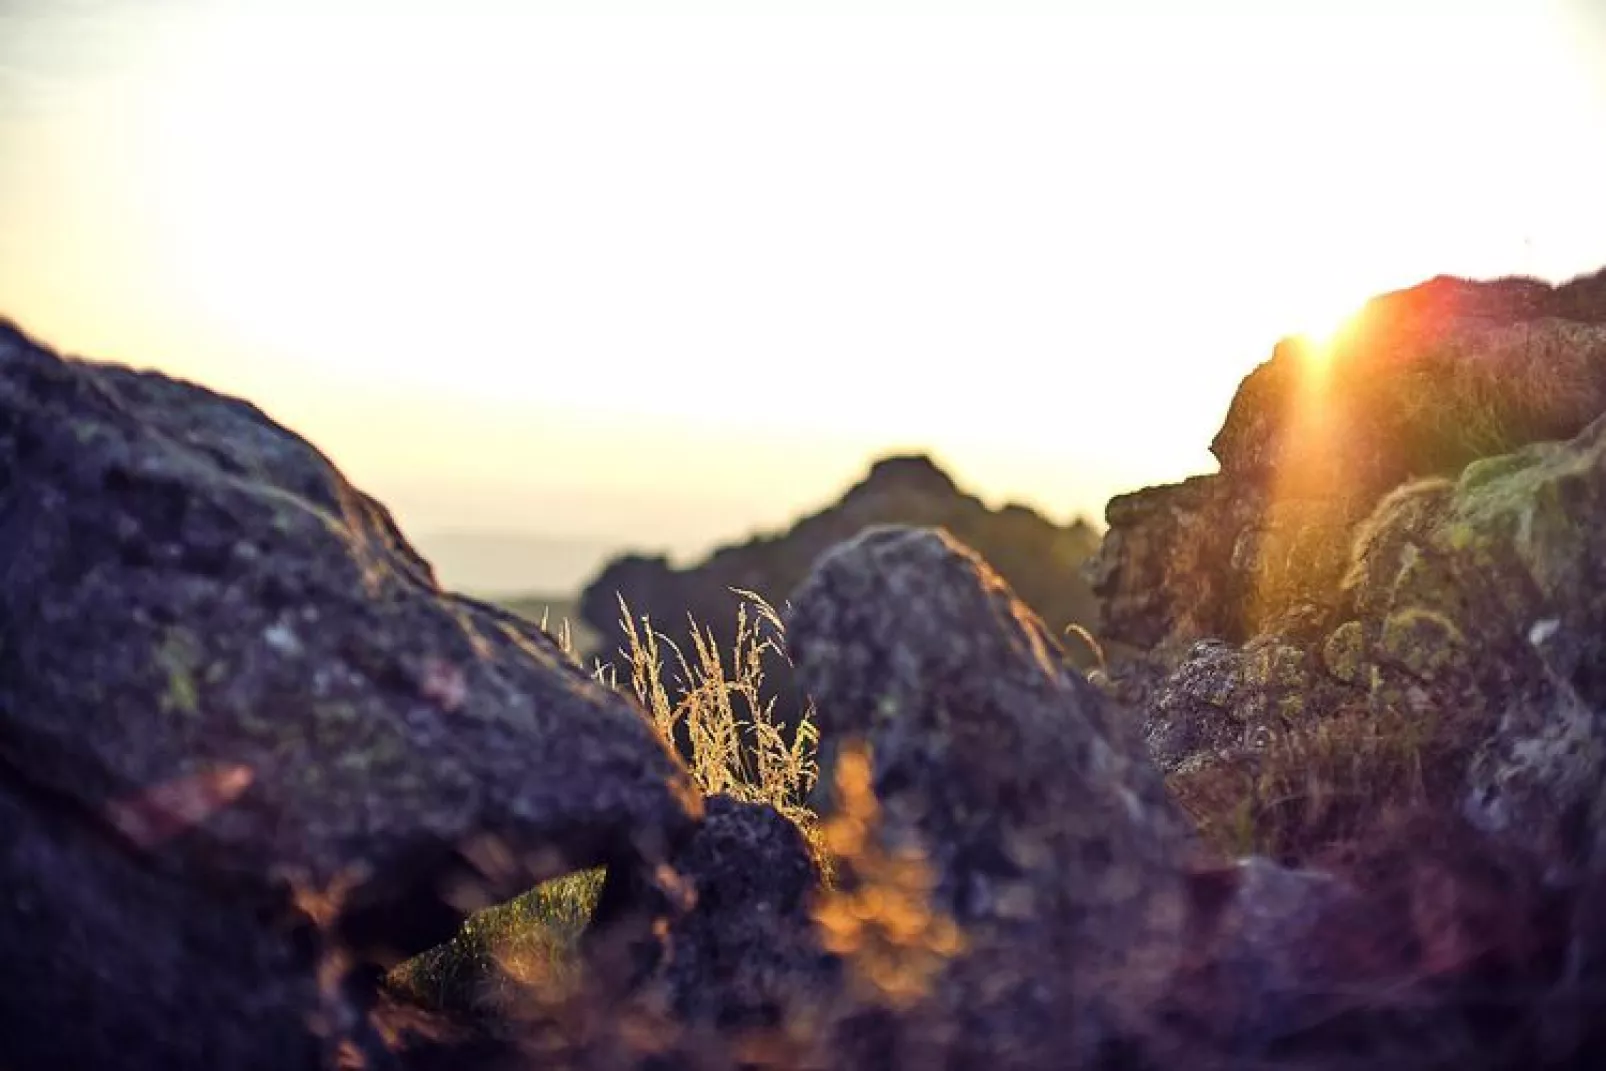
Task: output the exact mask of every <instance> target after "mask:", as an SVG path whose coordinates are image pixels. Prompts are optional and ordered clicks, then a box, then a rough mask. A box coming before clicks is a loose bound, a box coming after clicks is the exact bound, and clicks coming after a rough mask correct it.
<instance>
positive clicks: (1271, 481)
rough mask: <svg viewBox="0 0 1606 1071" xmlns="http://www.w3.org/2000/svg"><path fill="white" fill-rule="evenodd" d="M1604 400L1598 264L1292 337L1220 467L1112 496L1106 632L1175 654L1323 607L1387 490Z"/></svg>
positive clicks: (1243, 403) (1435, 295)
mask: <svg viewBox="0 0 1606 1071" xmlns="http://www.w3.org/2000/svg"><path fill="white" fill-rule="evenodd" d="M1603 411H1606V272H1603V273H1600V274H1597V275H1595V276H1590V277H1586V278H1582V279H1578V280H1575V281H1574V282H1572V283H1569V284H1567V285H1565V286H1561V287H1549V286H1547V285H1545V284H1542V283H1536V282H1532V281H1526V280H1507V281H1503V282H1497V283H1473V282H1467V281H1464V280H1456V279H1436V280H1434V281H1432V282H1429V283H1425V284H1423V285H1422V286H1420V287H1417V288H1414V289H1411V290H1406V291H1402V292H1399V293H1396V294H1390V295H1385V296H1384V297H1381V298H1378V299H1376V300H1374V301H1373V302H1371V303H1370V304H1368V305H1367V306H1366V308H1365V309H1363V311H1362V312H1361V313H1360V314H1359V316H1358V317H1357V319H1356V321H1355V323H1354V324H1352V325H1351V326H1350V327H1349V328H1348V329H1347V331H1346V332H1344V333H1343V334H1342V335H1341V336H1340V337H1339V338H1338V339H1337V340H1336V341H1335V342H1334V343H1333V344H1332V345H1331V346H1330V347H1326V348H1322V347H1318V346H1316V345H1314V344H1312V343H1310V342H1309V341H1307V340H1302V339H1290V340H1286V341H1284V342H1283V343H1281V344H1280V345H1279V346H1278V347H1277V349H1276V352H1275V353H1274V354H1273V356H1272V359H1271V360H1270V361H1268V362H1266V363H1265V364H1263V365H1261V366H1260V367H1259V368H1257V369H1255V371H1254V372H1252V373H1250V375H1249V376H1248V377H1247V378H1245V380H1244V381H1243V383H1242V385H1241V386H1240V387H1239V389H1238V392H1237V395H1236V396H1235V397H1234V399H1233V402H1232V405H1231V407H1230V409H1229V411H1228V413H1227V417H1226V420H1225V422H1224V423H1223V425H1222V428H1221V431H1220V432H1219V433H1218V434H1217V435H1216V438H1215V441H1214V442H1213V443H1212V444H1211V451H1212V452H1213V453H1214V454H1215V456H1216V458H1217V460H1218V461H1219V462H1220V466H1221V471H1220V472H1219V473H1216V474H1212V475H1208V476H1200V477H1196V478H1194V479H1192V480H1188V481H1186V482H1184V483H1182V484H1178V485H1175V486H1171V487H1159V488H1150V489H1147V490H1143V491H1138V492H1134V493H1132V494H1128V495H1123V496H1119V497H1117V498H1115V499H1113V500H1111V502H1110V504H1109V507H1108V509H1107V512H1106V519H1107V520H1108V522H1109V534H1108V536H1107V538H1106V540H1105V542H1104V544H1103V546H1102V547H1101V548H1100V550H1099V553H1098V554H1097V556H1096V557H1095V558H1094V560H1093V561H1092V562H1091V563H1090V564H1089V566H1088V575H1089V578H1090V580H1091V582H1092V584H1093V587H1094V589H1095V591H1096V592H1097V594H1098V595H1099V597H1100V599H1101V600H1102V610H1101V617H1100V625H1101V631H1100V635H1101V636H1102V637H1104V638H1106V639H1108V640H1112V641H1115V642H1118V643H1122V644H1127V645H1131V646H1134V647H1137V648H1140V649H1142V650H1144V651H1149V652H1155V653H1158V654H1160V655H1162V656H1163V657H1168V658H1171V659H1175V658H1176V657H1177V656H1178V655H1180V654H1181V652H1182V651H1184V650H1186V648H1187V647H1188V645H1190V644H1192V643H1194V642H1196V641H1198V640H1201V639H1219V640H1224V641H1227V642H1232V643H1242V642H1245V641H1246V640H1248V639H1250V638H1252V637H1254V636H1256V635H1258V634H1261V633H1264V632H1267V631H1271V630H1278V629H1282V628H1285V627H1286V621H1285V619H1287V618H1290V617H1293V618H1296V619H1297V618H1300V617H1308V616H1309V615H1310V613H1311V611H1312V610H1313V609H1314V610H1317V611H1323V610H1326V609H1327V608H1328V607H1329V605H1330V603H1331V601H1332V598H1333V596H1334V595H1335V593H1336V592H1337V590H1338V587H1339V581H1340V580H1341V578H1342V575H1343V573H1344V570H1345V569H1346V568H1347V566H1348V562H1349V550H1350V543H1351V536H1352V533H1353V531H1354V529H1355V527H1356V526H1357V525H1358V524H1360V522H1361V521H1363V520H1364V519H1365V518H1366V517H1367V516H1369V515H1370V514H1371V512H1372V510H1373V508H1374V507H1375V506H1376V505H1377V503H1378V502H1379V500H1380V499H1381V498H1382V497H1383V495H1385V494H1386V493H1388V492H1389V491H1390V490H1392V489H1393V488H1395V487H1398V486H1401V485H1402V484H1404V483H1407V482H1410V481H1412V480H1416V479H1423V478H1429V477H1435V476H1439V477H1453V476H1455V475H1456V474H1458V473H1459V472H1460V471H1461V469H1462V468H1463V467H1465V466H1466V465H1467V464H1468V463H1470V462H1471V461H1474V460H1477V459H1478V458H1481V457H1490V456H1496V455H1500V454H1505V453H1508V452H1510V451H1512V450H1516V449H1520V448H1521V447H1522V446H1523V445H1525V444H1527V443H1530V442H1537V441H1548V440H1558V439H1566V438H1570V437H1571V436H1573V435H1575V434H1577V433H1578V432H1579V431H1581V430H1582V429H1583V428H1584V426H1585V425H1587V424H1588V423H1589V422H1590V421H1591V420H1592V419H1594V417H1595V416H1597V415H1599V414H1600V413H1601V412H1603Z"/></svg>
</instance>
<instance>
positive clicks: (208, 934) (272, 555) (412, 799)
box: [0, 327, 699, 1071]
mask: <svg viewBox="0 0 1606 1071" xmlns="http://www.w3.org/2000/svg"><path fill="white" fill-rule="evenodd" d="M0 570H3V573H4V575H3V583H0V811H3V812H4V813H3V821H0V961H4V962H5V963H6V964H7V965H8V970H7V973H6V981H5V982H4V983H0V1036H3V1037H4V1038H5V1039H6V1043H5V1046H4V1048H5V1061H6V1062H7V1063H8V1064H10V1065H13V1066H17V1067H52V1068H94V1069H96V1071H104V1069H108V1068H116V1067H132V1066H139V1067H164V1068H172V1069H183V1068H208V1069H211V1068H216V1067H223V1066H227V1067H238V1068H264V1069H266V1068H273V1069H275V1071H282V1069H285V1068H293V1067H303V1066H313V1065H315V1064H316V1063H318V1062H319V1061H320V1060H321V1059H327V1058H328V1057H329V1054H330V1053H332V1052H333V1051H334V1049H335V1048H336V1047H338V1046H339V1045H340V1044H342V1042H345V1043H347V1044H357V1045H358V1046H359V1047H363V1046H366V1047H367V1049H368V1051H369V1052H370V1053H371V1054H372V1053H374V1052H376V1051H377V1048H376V1046H375V1045H373V1044H372V1043H371V1042H372V1038H371V1036H370V1035H371V1033H372V1032H371V1031H370V1030H368V1028H367V1027H366V1025H365V1014H366V1013H365V1005H366V1003H367V1000H368V996H369V995H370V994H371V989H372V984H371V981H370V980H371V979H372V977H373V976H375V975H376V974H377V973H378V971H379V969H381V968H382V967H383V966H385V965H388V964H389V963H390V962H394V961H395V960H397V959H399V958H401V957H402V956H405V955H408V954H410V953H413V952H417V951H420V950H421V949H422V948H424V947H426V946H428V945H430V944H433V943H435V942H438V941H440V940H442V939H444V938H445V937H447V936H449V935H450V933H451V932H452V930H453V929H454V927H455V925H456V923H457V921H458V920H459V919H460V918H461V915H462V912H463V910H464V909H465V908H467V907H474V906H479V905H481V904H484V903H488V902H491V901H494V900H496V899H500V898H504V897H506V896H508V895H511V894H513V893H515V892H518V891H520V890H522V889H523V888H526V887H528V886H529V885H531V884H533V883H534V882H536V881H538V880H541V879H543V878H545V877H550V876H553V875H555V874H558V873H562V872H566V871H568V870H572V869H577V868H580V867H586V866H593V865H600V864H612V865H615V866H617V867H619V868H622V869H626V870H631V869H640V870H642V871H643V872H646V873H652V872H653V868H655V867H656V866H657V865H658V864H660V863H661V862H662V861H663V860H665V859H667V858H668V856H669V855H670V854H671V852H672V851H673V849H674V847H675V846H676V844H677V842H678V841H679V839H680V838H682V837H683V836H684V835H685V834H686V833H687V832H689V830H690V828H691V826H692V822H693V819H694V817H695V815H696V813H697V811H698V808H699V801H698V800H697V798H696V797H695V795H694V794H693V793H692V792H691V791H690V787H689V781H688V779H687V777H686V775H685V773H684V771H683V770H682V769H681V767H680V766H679V764H678V763H677V762H676V761H675V759H674V757H673V756H672V755H671V754H669V752H668V751H667V750H666V749H665V748H664V747H663V746H662V745H661V744H660V743H659V742H658V740H657V738H656V737H655V735H654V733H653V731H652V729H651V727H650V726H649V725H648V724H647V722H646V721H645V719H644V718H643V717H642V715H641V714H640V712H639V711H638V710H636V709H635V708H633V707H632V706H631V705H629V704H628V703H626V702H625V701H624V700H622V699H621V698H619V697H618V696H617V695H616V694H614V693H613V692H610V691H608V690H605V689H604V688H602V687H600V686H599V685H597V684H595V683H593V682H592V681H591V680H589V679H588V678H587V677H586V676H585V675H584V674H583V673H581V672H580V671H579V670H578V669H576V668H575V667H573V666H572V665H570V664H569V663H568V662H567V661H566V660H565V658H564V656H563V655H562V654H561V653H560V652H559V650H558V649H557V647H556V645H555V644H554V643H553V642H552V641H551V639H550V638H549V637H548V636H546V635H545V634H544V633H542V632H540V631H539V630H537V629H535V628H532V627H531V626H529V625H528V624H526V623H524V622H523V621H522V620H520V619H519V618H517V617H514V616H512V615H510V614H507V613H503V612H500V611H498V610H496V609H493V608H491V607H489V606H485V605H482V604H480V603H477V602H474V601H472V600H468V599H463V598H459V597H455V596H452V595H449V594H446V593H444V592H442V591H440V590H439V589H438V588H437V586H436V585H435V582H434V580H433V577H432V575H431V571H430V568H429V566H428V565H427V564H426V563H425V562H424V561H423V560H422V559H420V558H419V557H418V556H417V555H416V554H415V553H414V552H413V551H412V550H411V549H410V548H409V547H408V545H407V543H406V542H405V540H404V539H403V538H402V536H401V534H400V533H399V532H398V531H397V529H396V527H395V525H394V524H393V523H392V522H391V520H390V518H389V516H388V515H387V514H386V512H385V510H384V508H383V507H382V506H380V505H379V504H377V503H376V502H374V501H373V500H372V499H369V498H367V497H366V496H364V495H363V494H361V493H360V492H358V491H357V490H355V489H354V488H352V487H351V486H350V485H349V484H348V483H347V482H346V481H345V480H344V479H343V478H342V477H341V476H340V474H339V473H338V472H337V471H336V470H335V468H334V467H333V466H332V465H331V464H330V463H329V462H328V461H327V460H326V459H324V458H323V457H322V456H321V455H320V454H318V453H317V452H316V451H315V450H314V449H313V448H312V447H310V446H309V445H307V444H306V443H305V442H304V441H302V440H300V439H298V438H297V437H295V436H294V435H292V434H291V433H289V432H287V431H285V430H284V429H283V428H281V427H279V426H277V425H276V424H274V423H273V422H272V421H270V420H269V419H268V418H267V417H265V416H264V415H263V414H262V413H260V412H259V411H258V410H256V409H254V408H252V407H251V406H249V405H247V404H245V403H243V402H240V401H236V400H233V399H229V398H223V397H220V396H218V395H215V394H213V393H211V392H208V391H206V390H203V389H201V388H198V387H195V386H192V385H190V384H186V383H182V382H178V381H175V380H172V379H168V378H165V377H162V376H159V375H154V374H144V373H138V372H134V371H130V370H128V369H124V368H119V367H113V366H109V365H100V364H94V363H89V362H83V361H77V360H62V359H60V358H58V357H57V356H55V355H54V354H52V353H50V352H48V351H46V350H44V349H43V348H41V347H39V346H37V345H35V344H33V343H32V342H30V341H29V340H28V339H26V338H24V337H23V336H22V335H21V334H20V333H18V332H17V331H15V330H14V329H11V328H9V327H5V328H0ZM371 1058H375V1059H377V1057H376V1056H371Z"/></svg>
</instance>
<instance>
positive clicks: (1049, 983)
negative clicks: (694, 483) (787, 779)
mask: <svg viewBox="0 0 1606 1071" xmlns="http://www.w3.org/2000/svg"><path fill="white" fill-rule="evenodd" d="M788 630H789V637H790V643H791V648H792V652H793V657H794V658H795V660H796V662H797V666H798V674H799V677H800V679H801V681H802V682H803V685H804V687H805V688H806V690H807V691H808V694H809V695H810V696H811V697H812V698H813V699H814V701H815V703H816V704H817V705H818V710H819V719H820V726H821V731H822V734H823V736H824V737H825V739H827V740H829V741H831V744H830V747H831V749H832V753H833V755H834V769H833V771H832V773H831V774H828V775H827V776H834V777H835V786H836V789H835V794H834V796H835V798H834V799H833V800H832V806H831V809H830V811H829V812H828V813H829V814H830V815H831V823H830V825H829V826H828V831H829V835H830V837H831V842H830V844H831V847H832V848H833V850H835V851H836V852H837V853H839V867H840V871H839V874H838V878H839V883H840V884H839V887H838V889H837V890H836V892H835V893H834V894H833V895H832V896H831V897H829V898H828V899H827V900H826V902H825V903H824V904H823V905H822V907H821V922H822V925H823V927H824V929H825V934H826V939H827V941H828V942H829V943H830V945H831V947H832V949H833V950H834V951H836V952H838V953H839V954H841V955H842V956H843V957H844V958H845V960H846V961H847V963H848V965H849V969H850V972H852V974H853V976H854V977H855V979H856V980H857V981H858V983H859V987H858V990H857V992H858V995H859V999H861V1000H862V1001H864V1002H865V1003H866V1004H867V1005H869V1006H872V1007H882V1008H886V1009H891V1011H890V1012H889V1013H888V1014H889V1015H890V1017H891V1022H892V1023H893V1024H895V1025H892V1026H890V1027H888V1028H887V1029H886V1032H885V1035H884V1036H883V1037H881V1038H878V1039H877V1040H876V1041H875V1042H874V1043H871V1044H868V1047H867V1048H865V1049H863V1050H862V1051H860V1052H859V1053H858V1056H859V1057H860V1059H862V1060H863V1061H864V1063H865V1065H866V1066H907V1067H916V1066H931V1065H932V1064H933V1063H936V1062H939V1061H940V1062H944V1063H946V1064H947V1065H949V1066H959V1067H970V1066H988V1067H997V1068H1005V1067H1008V1068H1016V1067H1019V1068H1027V1067H1074V1066H1092V1065H1093V1063H1094V1062H1095V1060H1096V1058H1098V1056H1099V1054H1100V1053H1101V1052H1104V1051H1105V1050H1106V1049H1108V1048H1110V1047H1112V1046H1113V1047H1117V1048H1118V1047H1120V1046H1122V1045H1124V1044H1131V1043H1133V1041H1134V1039H1137V1038H1140V1037H1142V1036H1144V1035H1145V1034H1146V1033H1147V1032H1148V1029H1147V1028H1148V1027H1149V1026H1150V1025H1151V1023H1150V1016H1151V1010H1152V1008H1153V1007H1154V1004H1155V1001H1156V998H1157V996H1158V994H1159V993H1160V992H1161V991H1162V990H1163V987H1164V986H1165V985H1166V983H1167V982H1168V981H1169V979H1170V977H1171V974H1172V972H1173V971H1174V969H1175V966H1176V962H1177V958H1178V956H1179V955H1180V951H1181V949H1180V944H1179V939H1180V935H1181V933H1182V928H1183V925H1184V914H1185V903H1184V893H1183V881H1182V868H1183V865H1184V862H1185V861H1186V859H1187V856H1188V853H1189V850H1190V849H1189V842H1188V838H1187V835H1186V830H1185V825H1184V823H1183V821H1182V820H1181V818H1180V816H1179V815H1178V813H1177V811H1176V810H1175V809H1174V807H1173V806H1172V805H1171V803H1170V801H1169V800H1168V799H1167V798H1166V795H1165V791H1164V788H1163V786H1162V784H1161V781H1160V778H1159V775H1158V773H1157V772H1156V770H1155V769H1154V768H1153V766H1152V765H1151V764H1150V763H1149V762H1148V759H1147V758H1146V756H1144V754H1143V750H1142V744H1141V742H1140V740H1139V739H1138V737H1137V736H1136V734H1135V733H1134V732H1133V731H1132V730H1133V726H1132V724H1131V723H1130V722H1129V721H1127V720H1125V719H1123V717H1122V715H1121V713H1120V712H1119V711H1118V710H1116V709H1115V708H1114V706H1113V705H1112V704H1110V703H1109V702H1108V701H1107V700H1105V698H1104V697H1103V696H1102V695H1100V694H1099V693H1098V692H1097V691H1096V690H1095V689H1094V688H1093V687H1091V686H1090V685H1089V684H1087V682H1086V681H1085V680H1084V679H1083V677H1082V675H1081V674H1080V673H1079V672H1078V671H1077V670H1076V669H1075V668H1073V667H1072V666H1071V665H1070V664H1069V663H1068V662H1067V660H1066V658H1065V656H1064V654H1063V652H1062V651H1061V650H1060V648H1059V646H1058V644H1057V643H1056V642H1055V640H1054V638H1053V637H1052V636H1050V635H1049V634H1048V632H1047V630H1046V629H1045V628H1044V627H1043V625H1042V624H1041V622H1040V621H1039V620H1038V619H1037V617H1036V616H1035V615H1033V614H1032V613H1031V612H1030V611H1029V610H1027V609H1026V608H1025V607H1024V606H1023V605H1022V604H1021V603H1020V602H1018V601H1016V600H1015V599H1014V597H1013V596H1012V594H1011V593H1010V591H1009V589H1008V588H1007V587H1006V586H1005V585H1004V583H1003V582H1002V581H1001V580H1000V579H999V578H998V577H997V576H996V574H994V573H993V572H992V571H991V570H990V569H989V568H988V567H987V565H986V564H985V563H984V562H983V561H982V560H981V559H980V558H979V557H977V556H976V555H975V553H974V552H972V551H971V550H969V549H968V548H965V547H963V546H961V545H960V544H958V543H956V542H955V541H953V540H952V539H950V538H949V537H948V536H947V535H946V534H944V533H941V532H938V531H932V530H915V529H900V528H879V529H873V530H871V531H869V532H867V533H865V534H864V535H862V536H860V537H859V538H857V539H855V540H852V541H850V542H848V543H847V544H844V545H843V546H841V547H839V548H838V549H836V550H833V551H832V552H830V553H829V554H828V555H826V556H825V557H824V558H823V559H822V560H821V562H820V563H819V565H818V567H817V568H816V569H815V571H814V573H813V574H812V575H811V577H810V579H809V580H808V581H807V583H805V584H804V585H803V587H802V588H801V589H800V590H799V591H798V594H797V597H796V600H795V609H794V611H793V613H792V615H791V618H790V620H789V622H788ZM856 1042H858V1043H859V1044H866V1043H865V1041H864V1039H863V1038H858V1039H856Z"/></svg>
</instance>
